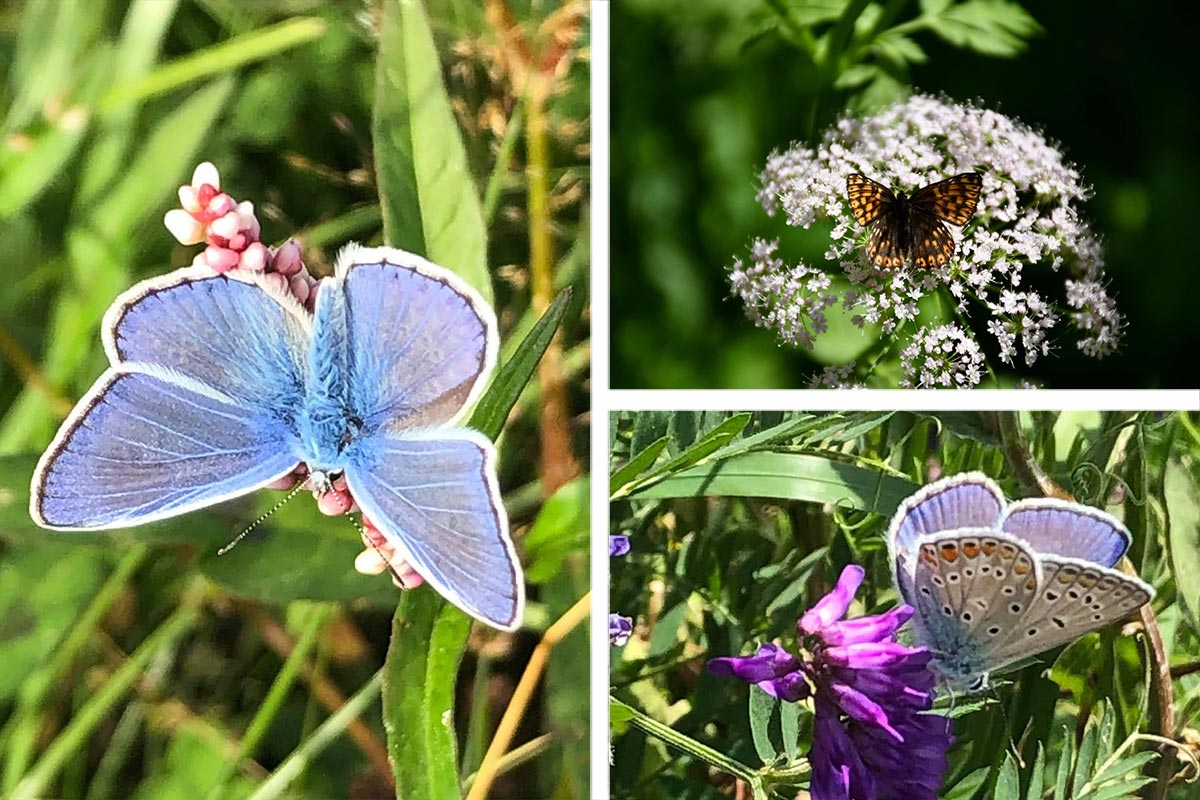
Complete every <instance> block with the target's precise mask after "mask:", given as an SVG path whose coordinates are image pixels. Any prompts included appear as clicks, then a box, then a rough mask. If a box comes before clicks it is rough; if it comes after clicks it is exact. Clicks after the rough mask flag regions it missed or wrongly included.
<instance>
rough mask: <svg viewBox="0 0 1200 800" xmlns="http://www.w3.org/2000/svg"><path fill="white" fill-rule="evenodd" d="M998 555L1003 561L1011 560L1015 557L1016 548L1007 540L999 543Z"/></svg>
mask: <svg viewBox="0 0 1200 800" xmlns="http://www.w3.org/2000/svg"><path fill="white" fill-rule="evenodd" d="M1000 557H1001V558H1003V559H1004V560H1005V561H1012V560H1013V559H1014V558H1016V557H1017V548H1015V547H1013V546H1012V545H1011V544H1008V543H1007V542H1005V543H1003V544H1001V545H1000Z"/></svg>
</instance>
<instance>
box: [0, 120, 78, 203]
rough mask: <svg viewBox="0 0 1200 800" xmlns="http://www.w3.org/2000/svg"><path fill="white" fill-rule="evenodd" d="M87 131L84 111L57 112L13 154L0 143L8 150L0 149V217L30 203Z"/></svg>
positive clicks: (57, 175) (56, 172)
mask: <svg viewBox="0 0 1200 800" xmlns="http://www.w3.org/2000/svg"><path fill="white" fill-rule="evenodd" d="M87 130H88V118H87V114H86V113H85V112H84V111H83V110H82V109H79V110H77V111H67V112H66V113H64V114H63V115H61V116H60V117H59V118H58V119H57V120H55V122H54V127H52V128H49V129H47V130H45V131H42V132H41V133H40V134H39V135H38V136H37V137H36V138H35V139H34V140H33V143H32V144H31V145H29V147H28V149H27V150H25V151H24V152H21V153H13V152H12V151H11V150H10V148H9V145H8V144H4V143H0V149H3V150H9V152H8V153H2V152H0V163H2V164H5V165H7V166H6V168H5V169H4V170H3V171H0V219H3V218H5V217H10V216H12V215H13V214H16V213H17V212H19V211H20V210H21V209H23V208H24V207H25V206H27V205H29V204H30V203H32V202H33V201H34V200H36V199H37V198H38V196H39V195H40V194H41V193H42V192H43V191H44V190H45V189H46V187H47V186H49V185H50V184H51V183H52V182H54V181H55V180H56V179H57V178H58V177H59V174H60V173H61V172H62V170H63V168H64V167H65V166H66V165H67V163H68V162H69V161H70V160H71V157H72V156H74V155H75V151H76V150H78V149H79V143H80V142H81V141H83V135H84V134H85V133H87Z"/></svg>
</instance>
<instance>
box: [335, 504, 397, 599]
mask: <svg viewBox="0 0 1200 800" xmlns="http://www.w3.org/2000/svg"><path fill="white" fill-rule="evenodd" d="M346 519H347V520H349V522H350V524H351V525H353V526H354V530H356V531H358V535H359V536H361V537H362V540H363V541H364V542H366V543H367V544H369V545H371V547H372V549H374V550H375V552H376V553H379V557H380V558H382V559H383V563H384V564H387V568H388V572H390V573H392V577H393V578H395V579H396V582H397V583H399V584H400V587H401V588H404V581H402V580H400V573H399V572H396V568H395V567H393V566H392V562H391V561H388V557H387V556H386V555H384V553H383V551H382V550H380V549H379V546H378V545H376V544H375V543H374V542H372V541H371V540H370V539H369V538H367V531H366V530H365V529H364V528H363V526H362V525H359V524H358V520H356V519H355V518H354V517H352V516H350V515H346Z"/></svg>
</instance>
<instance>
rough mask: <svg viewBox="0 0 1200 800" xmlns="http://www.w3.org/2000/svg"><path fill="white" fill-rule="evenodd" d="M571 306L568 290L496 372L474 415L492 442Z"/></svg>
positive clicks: (473, 424) (474, 421) (475, 425)
mask: <svg viewBox="0 0 1200 800" xmlns="http://www.w3.org/2000/svg"><path fill="white" fill-rule="evenodd" d="M570 302H571V289H570V287H568V288H566V289H563V290H562V291H561V292H559V293H558V296H557V297H555V298H554V302H552V303H551V304H550V307H549V308H547V309H546V313H545V314H542V317H541V319H539V320H538V321H537V322H536V323H535V324H534V326H533V329H532V330H531V331H529V334H528V335H527V336H526V337H525V338H524V339H523V340H522V341H521V344H519V345H518V346H517V349H516V352H514V353H513V355H512V358H510V359H509V360H508V361H507V362H505V364H504V366H502V367H500V369H499V370H497V371H496V376H495V377H494V378H492V383H491V385H490V386H488V388H487V391H486V392H484V393H483V397H482V398H480V400H479V402H478V403H477V404H476V405H475V411H474V412H473V413H472V414H471V422H470V426H471V427H472V428H474V429H475V430H477V431H479V432H480V433H482V434H483V435H484V436H487V437H488V438H489V439H495V438H496V437H497V436H499V435H500V431H502V430H504V422H505V420H507V419H508V412H510V411H512V407H513V406H514V405H516V402H517V398H519V397H520V396H521V391H522V390H523V389H524V388H525V384H527V383H529V379H530V378H532V377H533V372H534V370H536V369H537V365H538V362H539V361H541V360H542V354H543V353H545V352H546V348H547V347H549V346H550V340H551V339H553V338H554V332H555V331H556V330H558V324H559V323H560V322H561V321H562V317H563V314H564V313H565V312H566V310H567V305H568V304H569V303H570Z"/></svg>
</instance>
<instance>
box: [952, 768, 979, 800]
mask: <svg viewBox="0 0 1200 800" xmlns="http://www.w3.org/2000/svg"><path fill="white" fill-rule="evenodd" d="M991 771H992V768H991V767H980V768H979V769H977V770H975V771H974V772H968V773H967V774H966V775H965V776H963V779H962V780H960V781H959V782H958V783H956V784H954V788H953V789H950V790H949V791H947V792H946V793H945V794H943V795H941V800H971V798H973V797H975V794H976V792H978V791H979V788H980V787H981V786H983V785H984V784H985V783H987V779H988V775H989V774H990V773H991Z"/></svg>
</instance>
